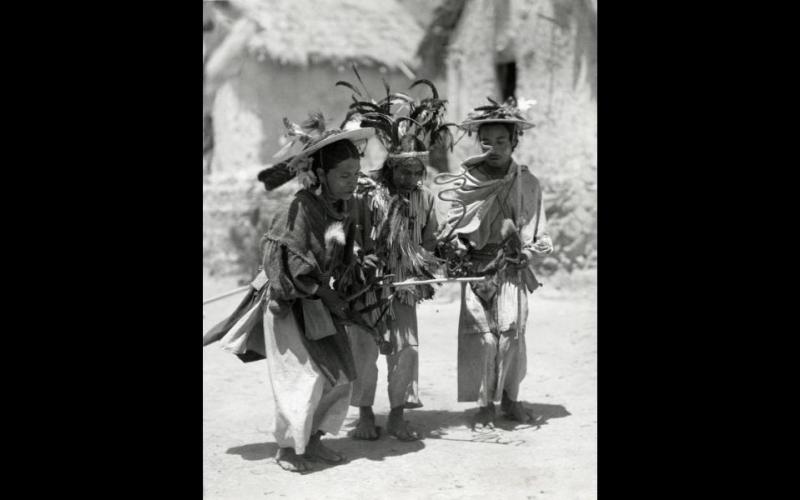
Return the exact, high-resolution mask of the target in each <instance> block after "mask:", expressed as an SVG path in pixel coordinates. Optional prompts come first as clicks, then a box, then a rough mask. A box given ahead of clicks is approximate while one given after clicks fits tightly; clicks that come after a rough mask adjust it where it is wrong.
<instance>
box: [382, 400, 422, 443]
mask: <svg viewBox="0 0 800 500" xmlns="http://www.w3.org/2000/svg"><path fill="white" fill-rule="evenodd" d="M402 410H403V409H402V408H400V411H399V412H397V411H395V410H392V411H391V412H389V418H388V419H387V420H386V432H387V433H388V434H389V435H390V436H394V437H396V438H397V439H399V440H400V441H416V440H418V439H419V433H418V432H417V431H415V430H414V429H412V428H411V425H410V424H409V423H408V421H407V420H403V411H402Z"/></svg>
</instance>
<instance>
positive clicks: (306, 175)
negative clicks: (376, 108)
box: [258, 112, 375, 191]
mask: <svg viewBox="0 0 800 500" xmlns="http://www.w3.org/2000/svg"><path fill="white" fill-rule="evenodd" d="M283 125H284V127H286V133H285V135H284V137H285V139H286V140H287V142H286V144H284V145H283V147H281V149H280V150H279V151H278V152H277V153H275V155H273V157H274V158H278V160H277V163H275V164H274V165H272V166H270V167H267V168H265V169H264V170H262V171H261V172H259V173H258V180H259V181H261V182H263V183H264V187H266V188H267V191H271V190H273V189H275V188H277V187H279V186H282V185H283V184H285V183H287V182H289V181H290V180H291V179H293V178H295V177H297V178H298V180H299V181H300V182H301V184H302V185H303V186H304V187H306V188H308V187H310V186H312V185H314V184H316V182H317V179H316V175H315V174H314V172H313V169H312V166H311V165H310V162H302V161H300V160H302V159H304V158H308V157H309V156H310V155H312V154H314V153H315V152H317V151H319V150H320V149H322V148H324V147H325V146H329V145H331V144H333V143H334V142H337V141H343V140H349V141H351V142H354V143H356V142H359V141H364V140H367V139H369V138H370V137H372V136H373V135H374V134H375V131H374V130H373V129H371V128H368V127H362V128H356V129H350V130H344V129H328V130H326V129H325V117H324V116H323V115H322V113H320V112H314V113H310V114H309V115H308V119H307V120H305V121H304V122H302V123H301V124H300V125H298V124H296V123H293V122H290V121H289V119H288V118H286V117H284V118H283Z"/></svg>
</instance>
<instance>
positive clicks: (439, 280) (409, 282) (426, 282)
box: [203, 276, 486, 305]
mask: <svg viewBox="0 0 800 500" xmlns="http://www.w3.org/2000/svg"><path fill="white" fill-rule="evenodd" d="M485 279H486V278H485V277H483V276H478V277H472V278H434V279H429V280H406V281H398V282H397V283H391V282H389V283H380V286H383V287H394V288H401V287H406V286H416V285H430V284H433V283H461V282H467V281H483V280H485ZM249 288H250V285H246V286H243V287H239V288H236V289H234V290H231V291H228V292H225V293H221V294H219V295H216V296H214V297H211V298H209V299H205V300H204V301H203V305H206V304H209V303H211V302H215V301H217V300H220V299H224V298H225V297H230V296H231V295H236V294H237V293H242V292H246V291H247V290H248V289H249ZM367 290H369V287H364V289H363V290H362V291H359V292H357V293H356V294H354V295H352V296H350V297H348V298H346V299H345V300H346V301H347V302H350V301H352V300H353V299H356V298H358V297H359V296H360V295H361V294H363V293H364V292H366V291H367Z"/></svg>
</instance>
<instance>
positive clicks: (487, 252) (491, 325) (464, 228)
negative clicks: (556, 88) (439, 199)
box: [441, 100, 553, 427]
mask: <svg viewBox="0 0 800 500" xmlns="http://www.w3.org/2000/svg"><path fill="white" fill-rule="evenodd" d="M459 126H460V127H461V128H462V129H464V130H466V131H467V132H468V133H469V134H470V135H472V134H476V135H477V138H478V141H479V143H480V147H481V150H482V154H481V155H478V156H474V157H471V158H468V159H467V160H465V161H464V162H463V163H462V167H463V171H462V173H461V174H460V175H459V176H458V178H459V179H463V184H462V185H461V186H458V187H456V188H453V189H451V192H450V193H448V197H449V198H452V199H455V200H456V201H455V202H454V203H453V206H452V208H451V210H450V212H449V213H448V216H447V222H446V224H445V227H444V228H443V230H442V233H441V237H442V238H444V239H446V240H447V243H448V244H449V245H450V246H451V248H452V250H453V251H454V253H455V255H457V256H460V257H466V259H465V261H468V262H469V265H470V266H471V270H472V271H471V272H472V273H477V274H482V273H486V272H490V274H491V276H492V279H491V280H488V281H487V282H473V283H469V284H468V285H467V284H466V283H465V284H463V285H462V291H461V312H460V316H459V326H458V401H460V402H464V401H477V403H478V406H479V410H478V413H477V415H476V416H475V419H474V422H473V424H474V426H478V427H481V426H489V427H492V426H493V425H494V419H495V406H494V403H495V402H501V409H502V411H503V413H504V414H505V416H507V417H508V418H510V419H512V420H518V421H521V422H529V421H531V420H533V419H534V416H533V415H532V414H531V413H530V412H529V411H528V410H526V409H525V408H524V407H523V405H522V403H521V402H520V401H519V387H520V383H521V381H522V380H523V378H524V377H525V374H526V371H527V359H526V348H525V323H526V321H527V317H528V300H527V299H528V297H527V295H528V294H529V293H530V292H532V291H533V290H535V289H536V288H537V287H538V286H539V284H538V282H537V281H536V278H535V277H534V276H533V272H532V264H533V262H534V260H535V259H537V258H539V257H541V256H543V255H546V254H548V253H550V252H552V249H553V246H552V242H551V240H550V237H549V236H548V235H547V232H546V220H545V212H544V204H543V201H542V188H541V185H540V183H539V180H538V179H537V178H536V176H534V175H533V174H532V173H531V171H530V169H529V168H528V167H527V166H525V165H519V164H518V163H517V162H516V161H514V159H513V158H512V157H511V153H512V152H513V151H514V149H515V148H516V146H517V143H518V140H519V137H520V136H521V135H522V133H523V131H524V130H527V129H530V128H532V127H534V124H533V123H531V122H530V121H528V120H527V119H525V117H524V116H523V115H522V112H521V111H520V110H519V109H518V108H517V107H516V103H515V102H514V101H513V100H509V101H508V102H506V103H505V104H502V105H501V104H498V103H497V102H494V101H491V104H490V105H487V106H482V107H479V108H476V109H475V111H474V112H473V113H471V114H469V115H468V117H467V119H466V120H465V121H464V122H462V123H461V124H460V125H459Z"/></svg>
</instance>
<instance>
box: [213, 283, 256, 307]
mask: <svg viewBox="0 0 800 500" xmlns="http://www.w3.org/2000/svg"><path fill="white" fill-rule="evenodd" d="M249 289H250V285H245V286H241V287H239V288H236V289H235V290H231V291H229V292H225V293H221V294H219V295H215V296H214V297H211V298H210V299H205V300H204V301H203V305H206V304H209V303H211V302H216V301H217V300H220V299H224V298H225V297H230V296H231V295H236V294H237V293H242V292H246V291H247V290H249Z"/></svg>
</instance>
